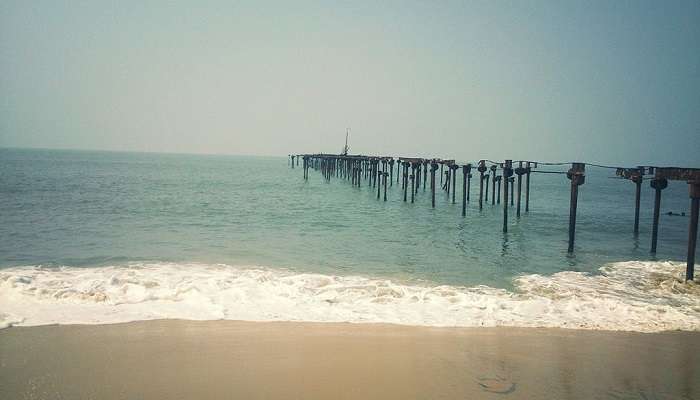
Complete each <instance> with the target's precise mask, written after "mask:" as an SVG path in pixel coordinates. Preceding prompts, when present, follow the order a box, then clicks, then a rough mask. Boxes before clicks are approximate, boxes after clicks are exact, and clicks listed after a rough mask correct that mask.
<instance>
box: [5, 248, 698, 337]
mask: <svg viewBox="0 0 700 400" xmlns="http://www.w3.org/2000/svg"><path fill="white" fill-rule="evenodd" d="M683 272H684V265H682V264H680V263H672V262H638V261H632V262H623V263H614V264H610V265H606V266H604V267H602V268H601V269H600V274H595V275H594V274H587V273H581V272H560V273H556V274H553V275H549V276H544V275H524V276H520V277H517V278H516V279H515V280H514V288H515V290H514V291H508V290H505V289H497V288H491V287H487V286H475V287H460V286H448V285H430V284H414V283H410V284H408V283H398V282H395V281H392V280H389V279H379V278H369V277H361V276H333V275H322V274H308V273H295V272H292V271H288V270H278V269H271V268H263V267H239V266H230V265H222V264H216V265H210V264H172V263H130V264H127V265H122V266H110V267H95V268H77V267H37V266H33V267H13V268H7V269H2V270H0V328H4V327H8V326H11V325H17V326H32V325H44V324H103V323H115V322H128V321H136V320H150V319H163V318H178V319H190V320H217V319H227V320H247V321H314V322H356V323H357V322H382V323H395V324H404V325H423V326H460V327H477V326H518V327H559V328H579V329H600V330H626V331H640V332H656V331H663V330H690V331H697V330H700V286H698V285H697V284H695V283H693V282H688V283H684V282H683V280H682V277H683Z"/></svg>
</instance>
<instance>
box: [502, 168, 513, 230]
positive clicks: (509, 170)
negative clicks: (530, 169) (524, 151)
mask: <svg viewBox="0 0 700 400" xmlns="http://www.w3.org/2000/svg"><path fill="white" fill-rule="evenodd" d="M511 175H513V161H512V160H506V161H505V162H504V163H503V178H504V179H508V178H509V177H510V176H511ZM503 194H504V197H505V198H508V185H503ZM507 232H508V202H506V201H504V202H503V233H507Z"/></svg>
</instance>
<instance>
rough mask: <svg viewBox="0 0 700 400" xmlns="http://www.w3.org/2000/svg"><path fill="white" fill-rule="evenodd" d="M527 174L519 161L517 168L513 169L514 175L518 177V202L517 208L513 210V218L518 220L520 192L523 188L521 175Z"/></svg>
mask: <svg viewBox="0 0 700 400" xmlns="http://www.w3.org/2000/svg"><path fill="white" fill-rule="evenodd" d="M526 173H527V170H526V169H525V168H523V162H522V161H520V162H519V163H518V168H516V169H515V174H516V175H518V202H517V208H516V210H515V216H516V217H517V218H520V199H521V192H522V186H523V175H525V174H526Z"/></svg>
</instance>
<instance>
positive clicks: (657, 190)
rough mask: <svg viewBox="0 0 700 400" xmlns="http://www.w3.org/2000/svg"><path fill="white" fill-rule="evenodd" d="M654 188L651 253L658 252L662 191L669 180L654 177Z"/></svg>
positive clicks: (652, 185) (652, 183) (652, 181)
mask: <svg viewBox="0 0 700 400" xmlns="http://www.w3.org/2000/svg"><path fill="white" fill-rule="evenodd" d="M650 185H651V187H652V188H653V189H654V220H653V225H652V227H651V253H652V254H654V253H656V243H657V240H658V238H659V215H660V213H661V191H662V190H664V189H666V187H667V186H668V181H667V180H666V178H654V179H652V180H651V182H650Z"/></svg>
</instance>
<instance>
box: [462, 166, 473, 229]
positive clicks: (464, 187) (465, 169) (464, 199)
mask: <svg viewBox="0 0 700 400" xmlns="http://www.w3.org/2000/svg"><path fill="white" fill-rule="evenodd" d="M471 168H472V166H471V164H465V165H462V216H463V217H464V216H466V215H467V196H468V195H469V193H468V192H467V177H468V176H469V170H471Z"/></svg>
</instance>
